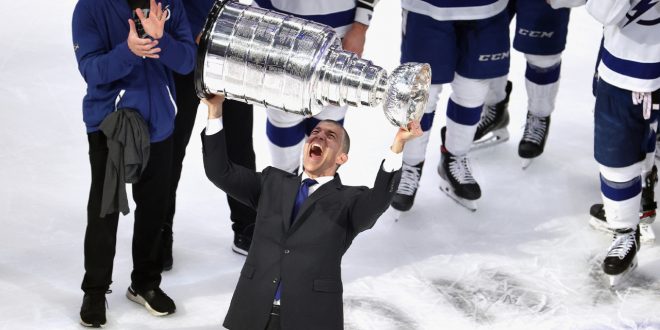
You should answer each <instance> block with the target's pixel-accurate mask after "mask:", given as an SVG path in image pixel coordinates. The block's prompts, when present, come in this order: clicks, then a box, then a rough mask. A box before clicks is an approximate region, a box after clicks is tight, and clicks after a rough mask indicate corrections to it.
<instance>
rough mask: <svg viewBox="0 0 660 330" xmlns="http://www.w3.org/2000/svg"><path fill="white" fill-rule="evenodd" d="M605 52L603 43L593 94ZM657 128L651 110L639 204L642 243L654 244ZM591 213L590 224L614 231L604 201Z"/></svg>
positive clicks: (592, 207)
mask: <svg viewBox="0 0 660 330" xmlns="http://www.w3.org/2000/svg"><path fill="white" fill-rule="evenodd" d="M602 52H603V46H602V43H601V47H600V51H599V52H598V59H597V61H596V63H597V64H596V73H595V74H594V84H593V85H594V89H593V94H594V96H596V95H597V94H596V89H597V88H596V87H597V86H598V65H599V64H600V60H601V54H602ZM657 129H658V112H657V111H652V112H651V124H650V126H649V132H648V137H647V144H646V148H647V149H646V157H645V158H644V162H642V176H641V177H642V180H643V181H642V199H641V204H640V206H639V234H640V240H641V242H642V243H648V244H653V243H654V242H655V232H654V231H653V227H652V226H651V224H653V222H655V214H656V209H657V208H658V204H657V202H656V201H655V186H656V185H657V183H658V169H657V167H656V166H655V164H654V163H655V157H657V155H658V153H656V152H655V151H656V150H657V146H656V141H657V136H658V134H657ZM589 213H590V214H591V219H590V220H589V224H590V225H591V226H592V227H593V228H595V229H598V230H602V231H604V232H607V233H613V232H614V231H613V230H612V228H610V226H609V225H608V223H607V216H606V215H605V209H604V207H603V204H602V203H597V204H594V205H591V208H590V209H589Z"/></svg>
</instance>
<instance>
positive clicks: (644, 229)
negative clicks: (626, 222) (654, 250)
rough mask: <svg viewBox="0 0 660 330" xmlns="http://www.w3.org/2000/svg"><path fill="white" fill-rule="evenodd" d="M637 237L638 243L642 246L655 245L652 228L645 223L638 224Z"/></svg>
mask: <svg viewBox="0 0 660 330" xmlns="http://www.w3.org/2000/svg"><path fill="white" fill-rule="evenodd" d="M639 236H640V238H639V239H640V241H641V242H642V243H644V244H653V243H655V232H654V231H653V227H651V225H650V224H647V223H640V224H639Z"/></svg>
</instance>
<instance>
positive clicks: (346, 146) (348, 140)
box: [317, 119, 351, 154]
mask: <svg viewBox="0 0 660 330" xmlns="http://www.w3.org/2000/svg"><path fill="white" fill-rule="evenodd" d="M323 122H326V123H330V124H333V125H335V126H338V127H341V130H342V131H343V132H344V139H343V141H342V145H341V151H342V152H343V153H345V154H348V151H349V150H350V149H351V137H350V136H348V131H347V130H346V128H344V125H342V124H341V123H340V122H338V121H336V120H332V119H323V120H321V121H320V122H319V124H320V123H323ZM317 125H318V124H317Z"/></svg>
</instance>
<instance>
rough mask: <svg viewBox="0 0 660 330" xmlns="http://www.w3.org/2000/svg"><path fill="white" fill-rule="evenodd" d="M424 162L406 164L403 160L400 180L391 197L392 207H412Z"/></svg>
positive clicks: (401, 208) (399, 208) (398, 208)
mask: <svg viewBox="0 0 660 330" xmlns="http://www.w3.org/2000/svg"><path fill="white" fill-rule="evenodd" d="M423 167H424V162H421V163H419V164H417V165H408V164H406V162H403V166H402V167H401V170H402V171H401V182H399V188H398V189H397V191H396V194H395V195H394V198H393V199H392V207H393V208H394V209H395V210H398V211H408V210H410V208H412V206H413V203H414V202H415V195H417V188H418V187H419V178H420V177H421V176H422V168H423Z"/></svg>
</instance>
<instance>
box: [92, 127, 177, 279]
mask: <svg viewBox="0 0 660 330" xmlns="http://www.w3.org/2000/svg"><path fill="white" fill-rule="evenodd" d="M87 139H88V142H89V163H90V166H91V169H92V184H91V187H90V191H89V199H88V202H87V229H86V231H85V243H84V246H85V252H84V253H85V276H84V278H83V282H82V289H83V291H85V292H105V291H107V290H108V289H109V287H110V283H112V267H113V260H114V257H115V246H116V241H117V224H118V219H119V213H112V214H108V215H106V216H105V217H103V218H102V217H100V213H101V198H102V196H103V180H104V178H105V166H106V161H107V158H108V146H107V144H106V137H105V135H104V134H103V133H102V132H100V131H97V132H93V133H89V134H88V135H87ZM150 148H151V150H150V154H149V162H148V163H147V167H146V168H145V170H144V172H143V173H142V175H141V177H140V181H139V182H138V183H134V184H133V185H132V188H133V200H134V201H135V204H136V207H135V220H134V223H133V248H132V254H133V272H132V273H131V282H132V284H131V285H132V286H133V288H134V289H136V290H138V291H143V290H150V289H154V288H157V287H158V286H159V285H160V281H161V272H162V268H163V266H162V260H161V256H160V252H161V249H160V246H161V242H160V240H161V233H162V227H163V223H164V222H165V215H166V211H167V209H166V208H165V207H163V205H166V202H167V198H168V191H169V182H170V174H171V167H172V166H171V164H172V137H169V138H167V139H166V140H164V141H161V142H157V143H151V145H150ZM126 221H128V219H126Z"/></svg>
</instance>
